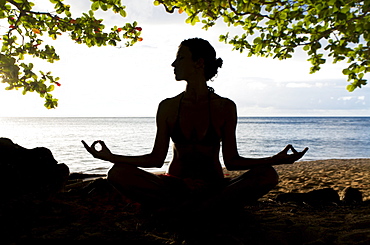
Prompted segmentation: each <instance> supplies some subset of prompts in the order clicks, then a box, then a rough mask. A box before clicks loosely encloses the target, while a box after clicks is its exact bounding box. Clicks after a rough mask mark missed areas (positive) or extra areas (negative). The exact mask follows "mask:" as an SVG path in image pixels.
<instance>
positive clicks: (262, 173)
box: [249, 166, 279, 186]
mask: <svg viewBox="0 0 370 245" xmlns="http://www.w3.org/2000/svg"><path fill="white" fill-rule="evenodd" d="M249 172H250V174H251V175H253V176H256V177H257V178H258V179H259V180H260V181H261V182H262V183H263V184H266V185H271V186H276V185H277V184H278V182H279V175H278V173H277V172H276V170H275V168H274V167H272V166H261V167H257V168H254V169H251V170H250V171H249Z"/></svg>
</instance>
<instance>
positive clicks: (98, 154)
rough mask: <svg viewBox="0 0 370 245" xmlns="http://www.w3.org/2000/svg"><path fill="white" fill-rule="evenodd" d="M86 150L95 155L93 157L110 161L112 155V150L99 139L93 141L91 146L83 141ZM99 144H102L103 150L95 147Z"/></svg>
mask: <svg viewBox="0 0 370 245" xmlns="http://www.w3.org/2000/svg"><path fill="white" fill-rule="evenodd" d="M81 142H82V144H83V145H84V147H85V148H86V150H87V151H88V152H89V153H90V154H91V155H93V157H95V158H98V159H101V160H106V161H109V159H110V158H111V157H112V153H111V151H110V150H109V149H108V147H107V146H106V145H105V143H104V141H101V140H97V141H94V143H92V145H91V146H88V144H86V142H85V141H83V140H82V141H81ZM97 144H100V146H101V150H97V149H96V148H95V147H96V145H97Z"/></svg>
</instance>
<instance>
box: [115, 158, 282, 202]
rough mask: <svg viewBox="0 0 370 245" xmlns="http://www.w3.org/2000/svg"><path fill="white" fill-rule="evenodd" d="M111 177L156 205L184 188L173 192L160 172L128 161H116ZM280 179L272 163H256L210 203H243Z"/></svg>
mask: <svg viewBox="0 0 370 245" xmlns="http://www.w3.org/2000/svg"><path fill="white" fill-rule="evenodd" d="M108 181H109V182H110V183H111V184H112V185H113V186H114V187H115V188H116V189H118V191H120V192H121V193H122V194H124V195H126V196H127V197H129V198H131V199H133V200H135V201H138V202H140V203H142V204H144V205H146V206H147V207H149V208H154V209H156V208H159V207H161V206H167V205H168V202H169V200H171V198H173V197H175V196H176V197H179V194H180V195H181V191H183V190H178V191H179V192H180V193H174V192H177V191H176V190H174V188H173V187H174V186H169V185H168V183H167V182H166V181H164V179H163V178H161V177H160V176H158V175H155V174H152V173H149V172H147V171H144V170H142V169H139V168H137V167H134V166H131V165H125V164H116V165H114V166H113V167H112V168H111V170H110V171H109V173H108ZM277 183H278V174H277V173H276V171H275V169H274V168H273V167H271V166H263V167H257V168H254V169H251V170H249V171H248V172H246V173H244V174H242V175H240V176H238V177H236V178H233V179H231V180H230V181H229V182H228V183H227V184H226V186H224V187H223V188H220V191H219V192H218V194H217V195H216V196H215V197H214V198H211V199H209V200H208V201H207V203H208V204H210V205H211V206H217V207H224V208H232V207H235V206H239V207H243V206H245V205H246V204H247V203H248V202H251V201H256V200H257V199H258V198H260V197H262V196H263V195H265V194H266V193H268V192H269V191H270V190H271V189H272V188H274V187H275V186H276V185H277ZM171 190H172V192H171Z"/></svg>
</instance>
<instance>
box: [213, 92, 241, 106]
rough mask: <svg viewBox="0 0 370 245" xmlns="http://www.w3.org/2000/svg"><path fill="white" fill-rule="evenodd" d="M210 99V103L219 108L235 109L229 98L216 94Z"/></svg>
mask: <svg viewBox="0 0 370 245" xmlns="http://www.w3.org/2000/svg"><path fill="white" fill-rule="evenodd" d="M211 98H212V101H213V102H214V103H215V104H217V105H219V106H222V107H226V108H230V107H236V105H235V102H234V101H232V100H231V99H229V98H226V97H222V96H220V95H218V94H216V93H213V94H212V97H211Z"/></svg>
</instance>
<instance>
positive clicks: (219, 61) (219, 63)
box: [216, 58, 223, 68]
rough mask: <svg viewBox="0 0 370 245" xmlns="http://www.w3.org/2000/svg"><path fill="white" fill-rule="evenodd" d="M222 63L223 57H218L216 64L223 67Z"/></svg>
mask: <svg viewBox="0 0 370 245" xmlns="http://www.w3.org/2000/svg"><path fill="white" fill-rule="evenodd" d="M222 64H223V61H222V59H221V58H218V59H217V60H216V65H217V67H219V68H221V67H222Z"/></svg>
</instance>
